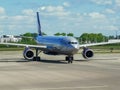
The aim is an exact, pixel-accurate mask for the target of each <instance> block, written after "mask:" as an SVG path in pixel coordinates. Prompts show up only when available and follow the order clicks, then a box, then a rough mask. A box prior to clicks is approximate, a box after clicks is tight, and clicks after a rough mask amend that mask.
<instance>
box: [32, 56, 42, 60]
mask: <svg viewBox="0 0 120 90" xmlns="http://www.w3.org/2000/svg"><path fill="white" fill-rule="evenodd" d="M40 60H41V59H40V57H34V58H33V61H40Z"/></svg>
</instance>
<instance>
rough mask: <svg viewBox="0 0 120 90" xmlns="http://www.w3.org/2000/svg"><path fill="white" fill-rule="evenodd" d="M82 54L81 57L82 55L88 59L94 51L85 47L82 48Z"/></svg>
mask: <svg viewBox="0 0 120 90" xmlns="http://www.w3.org/2000/svg"><path fill="white" fill-rule="evenodd" d="M82 55H83V57H84V58H85V59H88V58H91V57H93V56H94V53H93V51H92V50H91V49H89V48H86V47H85V48H84V49H83V52H82Z"/></svg>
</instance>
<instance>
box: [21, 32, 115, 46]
mask: <svg viewBox="0 0 120 90" xmlns="http://www.w3.org/2000/svg"><path fill="white" fill-rule="evenodd" d="M37 35H38V34H37V33H25V34H22V35H21V36H22V40H21V42H22V43H29V44H36V43H35V41H34V39H32V38H35V37H36V36H37ZM43 35H47V34H45V33H43ZM54 36H71V37H75V36H74V34H73V33H68V34H66V33H64V32H63V33H60V32H58V33H55V34H54ZM26 37H27V38H26ZM29 37H32V38H29ZM75 38H76V39H78V41H79V43H97V42H105V41H108V40H109V39H115V38H116V37H115V36H105V35H103V34H102V33H83V34H82V35H80V36H79V37H75Z"/></svg>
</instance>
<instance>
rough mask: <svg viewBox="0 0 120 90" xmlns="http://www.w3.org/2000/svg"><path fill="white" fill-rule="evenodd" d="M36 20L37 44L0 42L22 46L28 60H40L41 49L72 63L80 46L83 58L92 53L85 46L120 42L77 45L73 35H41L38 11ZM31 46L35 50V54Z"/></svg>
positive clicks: (45, 52) (90, 55)
mask: <svg viewBox="0 0 120 90" xmlns="http://www.w3.org/2000/svg"><path fill="white" fill-rule="evenodd" d="M37 22H38V36H37V37H36V38H35V40H36V42H37V44H38V45H28V44H17V43H0V44H4V45H13V46H23V47H25V50H24V51H23V56H24V58H25V59H28V60H36V61H40V57H39V51H40V52H41V51H43V53H44V54H48V55H66V58H65V59H66V61H68V63H72V62H73V60H74V57H73V56H74V54H76V53H77V52H78V51H79V49H80V48H83V52H82V55H83V57H84V58H85V59H88V58H91V57H93V55H94V53H93V51H92V50H91V49H89V48H87V46H95V45H105V44H112V43H120V42H117V41H116V42H102V43H92V44H83V45H79V42H78V41H77V40H76V39H75V38H74V37H67V36H43V35H42V32H41V24H40V19H39V13H38V12H37ZM31 48H34V49H35V50H36V52H35V55H34V52H33V51H32V49H31Z"/></svg>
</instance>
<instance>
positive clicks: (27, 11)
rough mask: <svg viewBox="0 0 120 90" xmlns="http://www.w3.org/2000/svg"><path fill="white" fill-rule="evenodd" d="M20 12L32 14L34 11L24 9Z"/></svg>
mask: <svg viewBox="0 0 120 90" xmlns="http://www.w3.org/2000/svg"><path fill="white" fill-rule="evenodd" d="M22 13H23V14H25V15H34V11H33V10H32V9H25V10H23V11H22Z"/></svg>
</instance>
